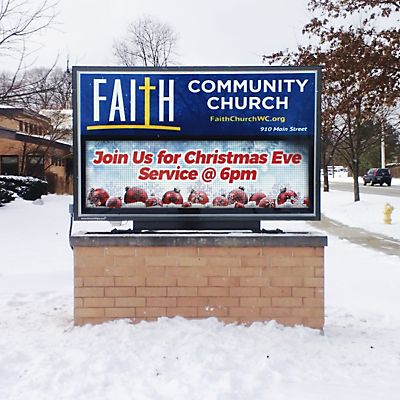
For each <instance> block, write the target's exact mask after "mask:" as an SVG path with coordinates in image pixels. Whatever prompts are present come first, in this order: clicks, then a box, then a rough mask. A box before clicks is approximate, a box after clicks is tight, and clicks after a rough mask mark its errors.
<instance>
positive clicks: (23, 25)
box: [0, 0, 57, 103]
mask: <svg viewBox="0 0 400 400" xmlns="http://www.w3.org/2000/svg"><path fill="white" fill-rule="evenodd" d="M56 4H57V2H55V1H52V2H50V0H42V1H41V2H40V3H37V4H36V5H32V2H31V1H29V0H0V57H1V58H2V59H4V58H6V57H13V58H16V59H17V60H18V65H17V66H16V68H14V70H13V72H12V73H7V72H5V71H1V73H0V102H3V103H13V102H14V101H15V99H16V98H20V97H21V95H23V94H26V95H28V96H29V95H30V94H31V93H32V92H34V91H37V90H38V84H39V83H40V82H41V80H43V79H47V75H48V73H45V74H44V75H42V76H38V77H37V79H36V80H34V79H27V56H28V52H27V43H28V42H29V41H32V39H33V37H34V35H35V34H37V33H38V32H41V31H43V30H45V29H47V28H48V27H50V26H51V25H52V23H53V22H54V18H55V7H56ZM50 70H51V69H49V71H50Z"/></svg>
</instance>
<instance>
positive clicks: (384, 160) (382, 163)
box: [381, 135, 386, 168]
mask: <svg viewBox="0 0 400 400" xmlns="http://www.w3.org/2000/svg"><path fill="white" fill-rule="evenodd" d="M385 166H386V157H385V135H382V136H381V168H385Z"/></svg>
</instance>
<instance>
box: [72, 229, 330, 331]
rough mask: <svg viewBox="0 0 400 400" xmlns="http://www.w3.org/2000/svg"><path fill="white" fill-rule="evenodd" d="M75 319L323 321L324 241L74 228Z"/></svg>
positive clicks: (296, 236)
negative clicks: (109, 232) (81, 230)
mask: <svg viewBox="0 0 400 400" xmlns="http://www.w3.org/2000/svg"><path fill="white" fill-rule="evenodd" d="M71 244H72V245H73V247H74V268H75V315H74V318H75V323H76V324H78V325H81V324H85V323H101V322H104V321H109V320H113V319H117V318H129V319H131V320H133V321H140V320H155V319H157V318H158V317H174V316H178V315H179V316H182V317H186V318H206V317H217V318H218V319H220V320H222V321H224V322H226V323H231V322H239V323H251V322H254V321H268V320H276V321H278V322H279V323H281V324H284V325H289V326H292V325H295V324H301V325H304V326H309V327H313V328H323V325H324V246H326V237H325V236H319V235H311V234H281V235H266V234H227V235H221V234H165V235H156V234H136V235H93V234H78V235H74V236H73V237H72V239H71Z"/></svg>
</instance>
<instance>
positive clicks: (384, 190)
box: [329, 182, 400, 197]
mask: <svg viewBox="0 0 400 400" xmlns="http://www.w3.org/2000/svg"><path fill="white" fill-rule="evenodd" d="M329 187H330V189H332V190H342V191H345V192H352V191H353V182H329ZM360 193H365V194H379V195H381V196H389V197H400V185H392V186H387V185H385V184H384V185H383V186H379V185H374V186H371V185H367V186H363V184H362V183H360Z"/></svg>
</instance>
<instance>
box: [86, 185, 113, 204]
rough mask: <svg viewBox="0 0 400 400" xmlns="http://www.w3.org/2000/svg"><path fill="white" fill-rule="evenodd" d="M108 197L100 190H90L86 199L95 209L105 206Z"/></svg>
mask: <svg viewBox="0 0 400 400" xmlns="http://www.w3.org/2000/svg"><path fill="white" fill-rule="evenodd" d="M109 198H110V195H109V194H108V193H107V192H106V191H105V190H104V189H102V188H97V189H93V188H92V189H90V192H89V194H88V197H87V199H88V200H89V203H90V204H92V205H94V206H95V207H100V206H105V205H106V202H107V200H108V199H109Z"/></svg>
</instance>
